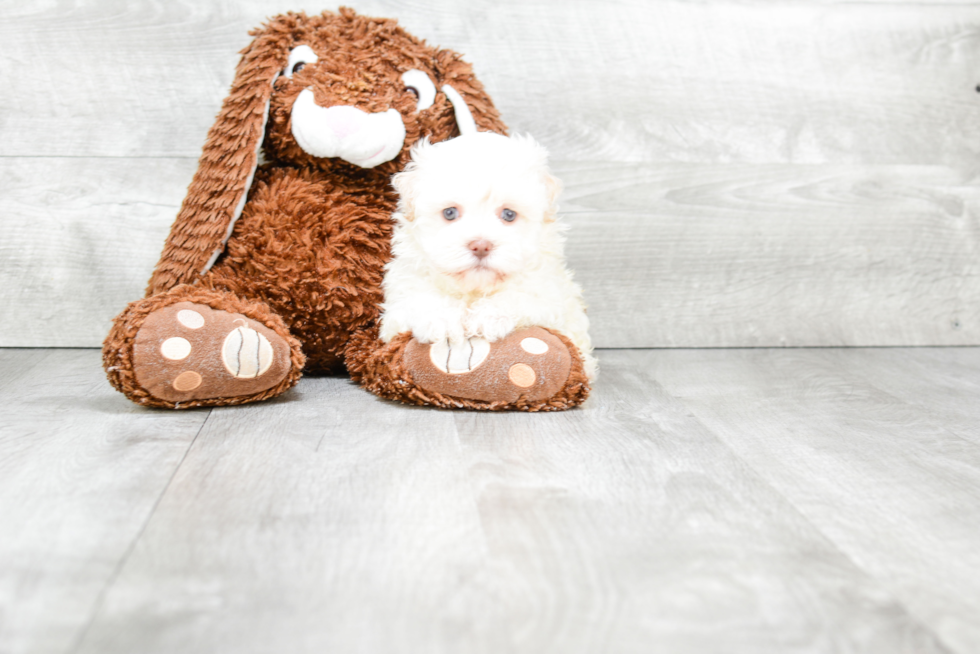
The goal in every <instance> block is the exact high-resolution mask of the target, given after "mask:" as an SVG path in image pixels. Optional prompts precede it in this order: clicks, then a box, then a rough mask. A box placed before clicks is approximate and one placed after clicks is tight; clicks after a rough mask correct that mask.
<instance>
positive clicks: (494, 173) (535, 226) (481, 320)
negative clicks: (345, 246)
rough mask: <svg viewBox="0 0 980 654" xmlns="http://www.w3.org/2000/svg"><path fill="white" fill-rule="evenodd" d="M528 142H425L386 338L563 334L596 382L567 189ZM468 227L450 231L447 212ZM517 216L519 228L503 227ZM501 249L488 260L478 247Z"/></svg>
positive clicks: (389, 286) (414, 168)
mask: <svg viewBox="0 0 980 654" xmlns="http://www.w3.org/2000/svg"><path fill="white" fill-rule="evenodd" d="M547 158H548V155H547V152H546V151H545V149H544V148H543V147H542V146H540V145H538V144H537V143H536V142H535V141H534V140H532V139H531V138H529V137H513V138H507V137H505V136H501V135H499V134H493V133H490V132H480V133H474V134H466V135H464V136H460V137H458V138H455V139H451V140H449V141H443V142H441V143H436V144H430V143H428V142H426V141H422V142H420V143H419V144H418V145H416V146H415V148H413V150H412V161H411V163H410V164H409V165H408V166H407V168H406V169H405V171H404V172H402V173H400V174H398V175H395V177H394V180H393V183H394V185H395V189H396V190H397V191H398V193H399V203H398V212H397V213H396V214H395V215H394V218H395V220H396V226H395V231H394V238H393V241H392V254H393V259H392V261H391V262H390V263H389V264H388V266H387V268H386V273H385V278H384V292H385V302H384V305H383V309H384V312H383V314H382V316H381V339H382V340H383V341H385V342H388V341H390V340H391V339H392V338H394V337H395V336H396V335H398V334H400V333H402V332H411V333H412V334H413V335H414V336H415V338H417V339H418V340H419V341H421V342H423V343H434V342H436V341H441V340H444V339H449V341H450V342H460V341H463V340H465V339H466V338H468V337H472V336H481V337H483V338H485V339H487V340H488V341H491V342H493V341H496V340H499V339H500V338H503V337H504V336H506V335H507V334H509V333H511V332H512V331H514V330H515V329H519V328H522V327H531V326H535V325H537V326H541V327H548V328H551V329H554V330H557V331H559V332H561V333H562V334H564V335H566V336H567V337H568V338H570V339H571V340H572V342H574V343H575V345H576V346H577V347H578V348H579V350H580V351H581V352H582V356H583V357H584V358H585V371H586V374H587V375H588V376H589V378H590V379H594V378H595V375H596V371H597V366H596V360H595V357H594V356H593V355H592V343H591V340H590V339H589V321H588V318H587V317H586V315H585V304H584V302H583V301H582V291H581V289H580V288H579V286H578V285H577V284H576V283H575V282H573V281H572V275H571V273H570V272H569V271H568V269H567V268H566V267H565V258H564V251H563V244H564V238H563V236H562V232H563V231H564V229H565V226H564V225H562V224H561V223H560V222H559V221H558V220H557V218H558V217H557V209H558V206H557V204H556V200H557V197H558V193H559V192H560V190H561V185H560V183H559V182H558V180H556V179H555V178H554V177H552V176H551V174H550V173H549V172H548V167H547ZM447 208H455V209H456V210H457V212H458V217H457V218H455V219H454V220H451V221H450V220H447V219H446V217H445V216H444V213H443V212H444V210H446V209H447ZM505 209H509V210H511V211H513V212H516V214H517V215H516V218H515V219H514V220H513V221H512V222H508V221H506V220H504V219H503V217H505V216H510V215H511V214H510V213H509V212H505V211H504V210H505ZM479 241H485V242H488V243H489V244H490V245H492V249H491V251H490V253H489V255H488V256H486V257H485V258H483V259H481V258H479V257H478V256H476V254H474V252H472V251H471V247H470V245H471V244H472V243H474V242H479Z"/></svg>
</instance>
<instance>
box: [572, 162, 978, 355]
mask: <svg viewBox="0 0 980 654" xmlns="http://www.w3.org/2000/svg"><path fill="white" fill-rule="evenodd" d="M557 170H558V172H559V174H560V175H561V176H562V178H563V179H564V181H565V184H566V192H565V194H564V196H563V200H564V203H563V207H564V210H565V213H566V220H567V221H568V222H569V223H570V224H571V225H572V232H571V235H570V237H569V240H568V254H569V264H570V266H571V267H572V269H573V270H575V271H576V275H577V279H578V280H579V281H580V282H581V284H582V286H583V287H584V289H585V296H586V300H587V301H588V303H589V307H590V313H589V316H590V320H591V321H592V328H593V333H594V337H595V339H596V342H597V343H598V344H599V345H600V347H731V346H809V345H929V344H948V345H966V344H975V343H978V342H980V258H978V256H977V252H978V251H980V193H978V190H977V186H976V180H975V178H974V177H973V176H972V175H965V174H962V173H958V172H956V171H955V170H952V169H949V168H944V167H927V166H914V167H912V166H909V167H905V166H901V167H898V166H881V167H868V166H789V165H766V166H750V165H745V166H734V165H718V166H707V165H699V164H687V165H677V164H673V165H652V164H650V165H632V166H631V165H628V164H568V165H561V166H558V167H557Z"/></svg>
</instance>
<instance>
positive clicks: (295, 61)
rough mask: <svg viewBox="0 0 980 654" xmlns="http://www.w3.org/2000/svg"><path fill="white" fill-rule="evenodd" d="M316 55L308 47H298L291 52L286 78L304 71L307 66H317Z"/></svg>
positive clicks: (287, 63)
mask: <svg viewBox="0 0 980 654" xmlns="http://www.w3.org/2000/svg"><path fill="white" fill-rule="evenodd" d="M316 61H317V56H316V53H315V52H313V48H311V47H310V46H308V45H298V46H296V47H295V48H293V49H292V50H290V51H289V61H287V62H286V77H292V76H293V75H294V74H295V73H298V72H299V71H301V70H303V67H304V66H306V65H307V64H315V63H316Z"/></svg>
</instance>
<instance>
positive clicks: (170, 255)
mask: <svg viewBox="0 0 980 654" xmlns="http://www.w3.org/2000/svg"><path fill="white" fill-rule="evenodd" d="M252 35H253V36H254V37H255V38H254V40H253V41H252V43H251V44H250V45H249V46H248V47H247V48H246V49H245V50H244V51H243V56H242V59H241V61H240V63H239V64H238V68H237V71H236V74H235V79H234V82H233V83H232V87H231V92H230V94H229V96H228V98H227V99H226V100H225V102H224V104H223V106H222V109H221V112H220V113H219V115H218V118H217V121H216V122H215V124H214V126H213V127H212V128H211V130H210V132H209V133H208V138H207V142H206V143H205V146H204V152H203V154H202V156H201V159H200V164H199V167H198V170H197V172H196V173H195V175H194V178H193V181H192V182H191V185H190V188H189V189H188V193H187V197H186V199H185V200H184V203H183V206H182V207H181V210H180V213H179V214H178V216H177V219H176V221H175V222H174V225H173V227H172V229H171V231H170V236H169V237H168V239H167V243H166V246H165V248H164V251H163V254H162V256H161V258H160V262H159V263H158V264H157V266H156V269H155V270H154V272H153V276H152V277H151V279H150V282H149V286H148V288H147V292H146V297H144V298H143V299H142V300H139V301H137V302H133V303H131V304H130V305H129V306H128V307H127V308H126V309H125V310H124V311H123V312H122V313H121V314H120V315H119V316H117V317H116V319H115V321H114V323H113V327H112V329H111V331H110V333H109V335H108V336H107V337H106V340H105V343H104V345H103V363H104V366H105V369H106V373H107V375H108V377H109V381H110V382H111V383H112V385H113V386H114V387H115V388H117V389H118V390H120V391H121V392H123V393H124V394H125V395H126V396H127V397H128V398H130V399H131V400H133V401H134V402H138V403H139V404H143V405H146V406H154V407H169V408H187V407H195V406H218V405H229V404H243V403H246V402H253V401H256V400H262V399H266V398H270V397H273V396H276V395H278V394H280V393H282V392H284V391H285V390H287V389H288V388H290V387H291V386H293V385H294V384H295V383H296V382H297V380H298V379H299V377H300V375H301V373H302V371H303V370H306V371H307V372H310V373H323V372H330V371H339V370H343V368H344V366H346V368H347V370H348V371H349V372H350V374H351V376H352V377H353V378H354V379H355V380H356V381H358V382H359V383H361V384H362V385H363V386H364V387H366V388H368V389H370V390H371V391H373V392H375V393H377V394H378V395H380V396H382V397H387V398H390V399H395V400H400V401H403V402H408V403H413V404H430V405H435V406H441V407H467V408H473V409H521V410H528V411H537V410H559V409H565V408H569V407H572V406H575V405H577V404H580V403H581V402H582V401H583V400H584V399H585V397H586V396H587V395H588V391H589V387H588V382H587V380H586V377H585V375H584V373H583V368H582V357H581V356H580V355H579V353H578V351H577V350H576V349H575V347H574V345H572V343H571V342H570V341H569V340H568V339H567V338H565V337H564V336H562V335H561V334H557V333H554V332H551V331H548V330H544V329H541V328H533V330H522V331H520V332H515V333H514V334H512V335H511V336H508V337H506V338H504V339H502V340H500V341H498V342H497V343H494V344H493V351H492V352H491V356H489V357H488V358H487V361H486V363H485V364H483V365H481V367H480V368H479V369H477V370H474V371H472V372H467V373H464V374H451V373H448V372H443V371H441V370H439V369H437V368H436V367H435V366H433V365H432V357H431V356H429V345H426V344H421V343H419V342H417V341H415V340H414V339H413V338H412V335H411V334H402V335H401V336H399V337H398V338H396V339H394V340H392V341H391V342H390V343H387V344H385V343H382V342H381V341H380V340H378V337H377V320H378V316H379V305H380V303H381V302H382V299H383V297H382V291H381V281H382V276H383V272H384V266H385V263H386V262H387V261H388V260H389V258H390V240H391V232H392V227H393V223H392V219H391V214H392V212H393V210H394V208H395V205H396V203H397V197H396V195H395V192H394V190H393V189H392V187H391V183H390V180H391V176H392V175H393V174H394V173H397V172H399V171H400V170H402V169H403V168H404V167H405V165H406V163H407V162H408V161H409V149H410V148H411V146H412V145H413V144H414V143H416V142H417V141H419V140H420V139H422V138H423V137H428V138H429V140H431V141H433V142H436V141H442V140H446V139H449V138H452V137H454V136H458V135H459V134H460V132H461V130H463V131H473V130H476V129H478V130H483V131H496V132H500V133H505V132H506V127H505V125H504V124H503V123H502V122H501V120H500V117H499V115H498V112H497V110H496V109H495V108H494V106H493V103H492V102H491V101H490V98H489V97H488V96H487V94H486V93H485V91H484V89H483V86H482V85H481V84H480V82H479V81H478V80H477V79H476V78H475V77H474V75H473V73H472V69H471V67H470V65H469V64H467V63H466V62H464V61H462V60H461V58H460V56H459V55H458V54H456V53H454V52H452V51H449V50H442V49H437V48H433V47H430V46H428V45H426V44H425V43H424V42H423V41H421V40H420V39H417V38H415V37H413V36H411V35H410V34H408V33H406V32H405V31H404V30H402V29H401V28H400V27H398V25H397V23H396V22H395V21H394V20H390V19H378V18H367V17H363V16H359V15H357V14H355V13H354V12H353V11H352V10H350V9H346V8H342V9H340V11H339V13H336V14H335V13H331V12H324V13H323V14H322V15H318V16H306V15H305V14H302V13H298V14H296V13H289V14H285V15H282V16H277V17H275V18H273V19H271V20H270V21H269V22H268V23H267V24H266V25H265V26H263V27H262V28H260V29H258V30H255V31H253V32H252ZM260 152H261V153H263V154H264V156H265V160H266V163H264V164H262V165H258V163H259V156H260ZM532 331H533V335H534V336H535V337H537V338H539V339H542V340H546V341H547V342H548V343H549V345H550V348H549V350H548V352H547V353H546V354H543V355H531V354H528V353H527V352H525V351H523V350H521V348H520V347H518V346H517V344H519V343H520V342H521V340H522V339H523V338H525V337H526V336H527V335H528V334H526V333H525V332H532ZM518 363H522V364H524V365H523V366H522V367H521V370H524V369H531V370H532V371H533V374H529V375H525V376H524V377H520V378H518V379H517V380H516V381H515V380H514V379H512V377H513V375H510V376H508V370H511V369H512V368H513V367H514V365H516V364H518Z"/></svg>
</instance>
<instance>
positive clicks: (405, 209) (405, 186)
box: [391, 137, 432, 222]
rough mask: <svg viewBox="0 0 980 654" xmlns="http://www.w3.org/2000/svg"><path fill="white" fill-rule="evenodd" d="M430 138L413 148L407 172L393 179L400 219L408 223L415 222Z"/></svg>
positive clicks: (406, 168) (424, 139)
mask: <svg viewBox="0 0 980 654" xmlns="http://www.w3.org/2000/svg"><path fill="white" fill-rule="evenodd" d="M431 147H432V145H431V144H430V143H429V138H428V137H425V138H423V139H422V140H421V141H419V142H418V143H416V144H415V145H413V146H412V151H411V156H412V159H411V161H409V162H408V165H407V166H405V170H404V171H402V172H400V173H398V174H397V175H395V176H394V177H392V178H391V185H392V186H393V187H395V191H396V192H397V193H398V213H399V214H401V216H400V218H401V219H402V220H405V221H406V222H412V221H413V220H415V200H416V198H417V197H418V182H419V178H420V177H421V175H422V171H421V170H420V166H421V165H422V164H423V162H424V161H425V159H426V156H427V155H428V152H429V148H431Z"/></svg>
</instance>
